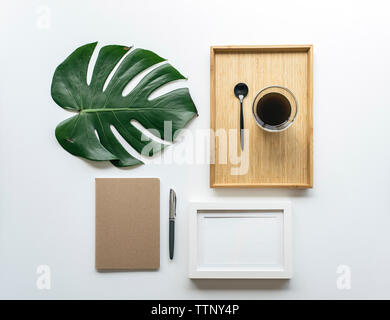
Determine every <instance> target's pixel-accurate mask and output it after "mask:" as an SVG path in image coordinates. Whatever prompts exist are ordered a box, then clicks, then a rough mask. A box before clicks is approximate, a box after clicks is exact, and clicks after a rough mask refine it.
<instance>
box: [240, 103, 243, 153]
mask: <svg viewBox="0 0 390 320" xmlns="http://www.w3.org/2000/svg"><path fill="white" fill-rule="evenodd" d="M240 141H241V151H243V150H244V114H243V111H242V99H240Z"/></svg>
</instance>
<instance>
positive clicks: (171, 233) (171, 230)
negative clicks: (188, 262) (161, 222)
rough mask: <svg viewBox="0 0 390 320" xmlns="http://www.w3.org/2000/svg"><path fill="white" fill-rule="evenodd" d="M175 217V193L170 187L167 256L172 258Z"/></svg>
mask: <svg viewBox="0 0 390 320" xmlns="http://www.w3.org/2000/svg"><path fill="white" fill-rule="evenodd" d="M175 217H176V193H175V191H173V190H172V189H171V190H170V192H169V258H170V259H171V260H172V259H173V251H174V248H175Z"/></svg>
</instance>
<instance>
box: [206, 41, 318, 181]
mask: <svg viewBox="0 0 390 320" xmlns="http://www.w3.org/2000/svg"><path fill="white" fill-rule="evenodd" d="M238 82H244V83H246V84H247V85H248V87H249V93H248V96H247V97H246V98H245V100H244V123H245V129H247V130H248V133H247V136H246V138H247V141H246V144H245V150H244V153H245V152H247V154H246V155H247V156H248V162H247V163H248V165H247V166H245V165H243V164H242V163H243V161H241V163H240V161H239V157H241V156H242V157H244V156H245V155H244V154H241V151H240V143H239V123H240V122H239V119H240V118H239V116H240V113H239V100H238V99H237V98H236V97H235V96H234V92H233V88H234V86H235V85H236V84H237V83H238ZM270 85H280V86H284V87H287V88H288V89H290V90H291V91H292V92H293V93H294V95H295V96H296V98H297V100H298V108H299V110H298V115H297V118H296V120H295V122H294V123H293V124H292V126H291V127H289V128H288V129H287V130H285V131H283V132H276V133H275V132H266V131H264V130H262V129H261V128H259V127H258V126H257V124H256V122H255V119H254V117H253V115H252V104H253V101H254V98H255V96H256V94H257V93H258V92H259V91H260V90H261V89H263V88H264V87H267V86H270ZM312 100H313V47H312V46H311V45H293V46H218V47H211V52H210V127H211V129H212V130H213V132H216V133H217V134H216V137H215V138H214V137H213V136H212V138H211V139H212V140H211V157H212V163H211V165H210V187H212V188H217V187H281V188H283V187H287V188H312V187H313V106H312ZM221 129H222V130H226V132H227V147H226V154H227V160H226V159H225V156H224V155H223V154H224V152H225V150H224V147H223V146H221V144H220V143H221V141H222V140H223V137H222V138H221V135H219V134H218V132H221ZM229 129H233V130H235V131H233V132H235V133H236V134H233V135H230V137H229ZM229 154H233V155H234V157H233V158H232V157H231V156H229ZM213 162H214V163H213ZM239 167H241V169H240V170H238V171H241V172H239V174H237V169H238V168H239ZM235 171H236V172H235Z"/></svg>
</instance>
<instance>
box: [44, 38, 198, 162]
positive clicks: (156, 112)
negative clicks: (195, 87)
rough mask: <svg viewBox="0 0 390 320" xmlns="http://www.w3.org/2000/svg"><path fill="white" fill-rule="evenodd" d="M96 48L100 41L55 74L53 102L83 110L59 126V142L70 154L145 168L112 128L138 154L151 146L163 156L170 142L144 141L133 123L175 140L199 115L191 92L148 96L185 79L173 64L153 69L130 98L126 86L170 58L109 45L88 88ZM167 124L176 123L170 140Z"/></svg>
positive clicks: (80, 51) (78, 52)
mask: <svg viewBox="0 0 390 320" xmlns="http://www.w3.org/2000/svg"><path fill="white" fill-rule="evenodd" d="M96 45H97V42H95V43H90V44H87V45H84V46H81V47H80V48H78V49H76V50H75V51H74V52H73V53H72V54H71V55H70V56H69V57H68V58H67V59H66V60H65V61H64V62H63V63H61V64H60V65H59V66H58V67H57V69H56V71H55V73H54V76H53V81H52V86H51V96H52V98H53V100H54V101H55V102H56V103H57V104H58V105H59V106H60V107H62V108H64V109H66V110H70V111H73V112H77V114H76V115H75V116H73V117H71V118H69V119H66V120H65V121H63V122H61V123H60V124H59V125H58V126H57V128H56V131H55V134H56V138H57V140H58V142H59V143H60V145H61V146H62V147H63V148H64V149H65V150H67V151H68V152H70V153H71V154H73V155H76V156H80V157H83V158H86V159H90V160H97V161H104V160H109V161H111V162H112V163H113V164H114V165H116V166H120V167H122V166H133V165H137V164H140V163H142V161H140V160H138V159H136V158H135V157H133V156H131V155H130V154H129V153H128V152H127V151H126V150H125V148H124V147H123V146H122V144H121V143H120V142H119V141H118V139H117V138H116V137H115V135H114V134H113V132H112V129H111V128H112V127H114V128H115V129H116V130H117V131H118V132H119V134H120V135H121V136H122V137H123V138H124V139H125V140H126V141H127V142H128V143H129V144H130V145H131V146H132V147H133V148H134V149H135V150H136V151H137V152H139V153H141V152H142V150H143V149H144V147H145V146H146V145H148V148H147V149H148V150H150V151H149V156H152V155H153V154H154V153H156V152H159V151H160V150H161V149H162V148H163V147H164V144H160V143H158V142H154V141H153V142H151V141H143V140H142V139H141V137H142V132H141V131H139V130H138V129H137V128H136V127H135V126H133V124H131V120H136V121H138V122H139V123H140V124H141V125H142V126H143V127H145V128H147V129H154V130H157V131H155V132H158V133H159V135H160V138H162V139H165V140H169V141H172V139H171V137H173V136H174V134H175V132H176V131H177V130H179V129H182V128H183V127H184V126H185V125H186V124H187V123H188V122H189V121H190V120H191V119H192V118H194V117H195V116H196V115H197V110H196V107H195V105H194V103H193V101H192V99H191V96H190V94H189V91H188V89H187V88H182V89H177V90H173V91H171V92H169V93H167V94H164V95H162V96H159V97H157V98H155V99H152V100H150V99H149V98H148V97H149V96H150V95H151V94H152V92H154V91H155V90H156V89H158V88H160V87H161V86H163V85H165V84H167V83H169V82H172V81H175V80H180V79H185V77H184V76H183V75H181V74H180V73H179V72H178V71H177V70H176V69H175V68H173V67H172V66H171V65H170V64H168V63H164V64H161V65H160V66H158V67H157V68H155V69H153V70H152V71H150V72H149V73H148V74H147V75H146V76H145V77H144V78H143V79H142V80H141V81H140V82H139V83H138V85H137V86H136V87H135V88H134V89H133V90H132V91H131V92H130V93H129V94H127V95H126V96H123V95H122V93H123V90H124V88H125V87H126V85H127V84H128V83H129V82H130V81H131V80H132V79H133V78H134V77H135V76H136V75H137V74H139V73H140V72H142V71H144V70H146V69H148V68H150V67H152V66H154V65H155V64H157V63H161V62H164V61H165V59H163V58H161V57H160V56H158V55H157V54H155V53H153V52H152V51H148V50H144V49H134V50H132V51H131V52H130V53H129V54H128V55H126V53H127V52H128V51H129V50H130V48H129V47H126V46H120V45H109V46H105V47H103V48H101V49H100V51H99V54H98V57H97V60H96V64H95V67H94V70H93V73H92V79H91V83H90V84H88V83H87V72H88V65H89V62H90V60H91V56H92V54H93V52H94V50H95V48H96ZM125 55H126V56H125ZM124 56H125V57H124ZM123 57H124V58H123ZM122 58H123V59H122ZM121 59H122V61H121V62H120V60H121ZM119 62H120V64H119V66H118V68H117V69H116V71H115V73H114V75H113V76H112V78H111V79H110V81H109V83H108V85H107V87H106V88H104V86H105V83H106V80H107V78H108V77H109V75H110V74H111V72H112V71H113V69H114V68H115V66H116V65H117V64H118V63H119ZM103 89H104V90H103ZM165 121H171V125H172V134H171V135H170V137H164V122H165Z"/></svg>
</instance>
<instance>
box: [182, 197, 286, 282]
mask: <svg viewBox="0 0 390 320" xmlns="http://www.w3.org/2000/svg"><path fill="white" fill-rule="evenodd" d="M188 216H189V230H188V232H189V277H190V278H191V279H217V278H218V279H229V278H230V279H239V278H240V279H281V278H290V277H291V257H292V252H291V236H292V234H291V204H290V203H288V202H286V201H283V202H277V203H269V202H268V203H267V202H257V203H255V202H252V203H239V204H237V203H229V202H226V201H225V202H209V203H191V204H190V206H189V209H188Z"/></svg>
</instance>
